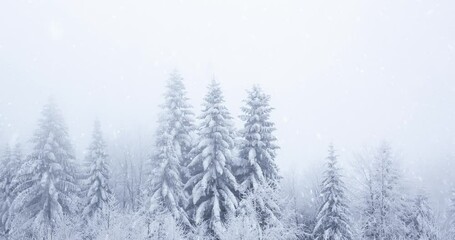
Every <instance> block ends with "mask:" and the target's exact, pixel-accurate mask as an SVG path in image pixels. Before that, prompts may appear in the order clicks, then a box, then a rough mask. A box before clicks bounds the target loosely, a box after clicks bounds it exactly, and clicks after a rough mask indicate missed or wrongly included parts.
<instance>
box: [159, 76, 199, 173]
mask: <svg viewBox="0 0 455 240" xmlns="http://www.w3.org/2000/svg"><path fill="white" fill-rule="evenodd" d="M186 95H187V93H186V89H185V85H184V84H183V78H182V77H181V75H180V73H179V72H178V71H177V70H174V71H173V72H171V75H170V77H169V80H168V82H167V89H166V93H165V95H164V99H165V102H164V104H163V105H162V111H163V118H164V119H162V121H161V123H162V124H166V125H167V129H166V131H167V132H168V134H170V136H171V137H172V143H173V144H174V148H175V152H176V153H177V157H178V160H179V163H180V165H181V166H183V168H182V169H181V170H182V171H183V172H182V180H183V182H186V181H187V180H188V178H189V172H188V171H187V169H186V167H187V166H188V164H190V162H191V158H192V157H191V150H192V148H193V145H194V134H195V130H196V126H195V123H194V113H193V108H192V106H191V105H190V104H189V103H188V101H189V99H188V97H187V96H186Z"/></svg>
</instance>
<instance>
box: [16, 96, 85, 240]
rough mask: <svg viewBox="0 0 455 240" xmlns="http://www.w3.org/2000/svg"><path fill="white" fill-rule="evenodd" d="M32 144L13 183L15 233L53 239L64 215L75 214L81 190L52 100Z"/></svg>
mask: <svg viewBox="0 0 455 240" xmlns="http://www.w3.org/2000/svg"><path fill="white" fill-rule="evenodd" d="M32 141H33V143H34V144H35V146H34V149H33V153H32V154H31V155H30V156H29V157H28V159H27V160H26V162H25V163H24V164H22V166H21V169H20V170H19V172H18V173H17V176H16V177H15V179H14V180H13V182H15V183H17V184H18V185H17V187H16V188H15V190H14V193H15V194H17V195H16V198H15V199H14V201H13V204H12V208H13V210H14V211H15V219H14V226H15V229H14V230H15V234H16V236H18V235H19V236H21V235H22V236H23V238H35V239H43V238H46V239H51V236H52V235H53V232H54V229H55V227H56V226H57V225H58V224H59V223H60V221H61V219H62V217H63V215H64V214H68V215H70V214H72V213H74V212H76V210H77V199H78V198H77V194H76V193H77V192H78V191H79V187H78V185H77V184H76V180H75V172H76V166H75V164H74V162H73V160H74V155H73V149H72V146H71V143H70V140H69V137H68V131H67V128H66V126H65V124H64V121H63V118H62V116H61V114H60V112H59V110H58V109H57V107H56V105H55V104H54V103H53V101H50V102H49V103H48V104H47V105H45V106H44V109H43V111H42V118H41V119H40V121H39V128H38V129H37V131H36V132H35V135H34V138H33V140H32ZM19 238H20V237H19Z"/></svg>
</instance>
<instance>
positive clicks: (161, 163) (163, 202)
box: [149, 131, 190, 226]
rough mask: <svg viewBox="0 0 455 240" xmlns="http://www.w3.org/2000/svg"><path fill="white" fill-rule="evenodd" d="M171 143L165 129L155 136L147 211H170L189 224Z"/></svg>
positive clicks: (161, 212)
mask: <svg viewBox="0 0 455 240" xmlns="http://www.w3.org/2000/svg"><path fill="white" fill-rule="evenodd" d="M174 146H175V145H174V144H173V138H172V136H171V135H170V134H169V133H167V132H166V131H163V132H160V133H159V136H157V146H156V147H157V153H156V154H155V157H154V158H153V163H152V167H153V169H152V173H151V175H150V180H149V197H150V205H149V213H150V214H151V215H162V214H165V213H171V214H172V216H173V217H174V218H175V219H176V220H178V221H180V222H181V223H183V224H185V225H186V226H190V222H189V219H188V216H187V214H186V212H185V209H184V207H185V206H186V204H187V197H186V196H185V193H184V191H183V183H182V180H181V175H180V173H181V169H182V167H181V166H180V163H179V158H178V154H177V152H176V149H175V147H174Z"/></svg>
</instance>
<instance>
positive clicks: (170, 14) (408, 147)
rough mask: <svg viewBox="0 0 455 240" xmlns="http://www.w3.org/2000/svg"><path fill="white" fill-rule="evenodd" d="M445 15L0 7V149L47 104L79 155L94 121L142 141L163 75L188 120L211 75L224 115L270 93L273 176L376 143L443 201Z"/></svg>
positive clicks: (451, 44)
mask: <svg viewBox="0 0 455 240" xmlns="http://www.w3.org/2000/svg"><path fill="white" fill-rule="evenodd" d="M454 12H455V2H454V1H452V0H445V1H444V0H441V1H438V0H435V1H426V0H420V1H393V0H384V1H360V0H358V1H353V0H348V1H119V0H109V1H96V0H95V1H94V0H78V1H73V0H70V1H34V0H29V1H23V0H17V1H12V0H11V1H10V0H5V1H2V2H1V3H0V143H2V144H3V143H6V142H15V141H20V142H27V141H28V140H29V139H30V137H31V135H32V133H33V131H34V129H35V128H36V123H37V119H38V118H39V112H40V110H41V108H42V106H43V105H44V104H45V102H46V101H47V99H48V97H49V96H53V98H54V99H55V100H56V102H57V103H58V105H59V106H60V108H61V109H62V111H63V114H64V116H65V120H66V122H67V124H68V127H69V129H70V136H71V137H72V141H73V143H74V145H75V148H76V150H77V156H78V158H79V159H81V158H82V156H83V151H84V149H86V147H87V145H88V141H89V139H90V132H91V129H92V124H93V121H94V119H96V118H98V119H100V120H101V122H102V124H103V129H104V131H105V133H106V135H107V137H108V138H110V139H114V138H115V137H116V136H117V135H118V134H121V133H123V132H131V134H132V135H133V136H136V135H134V134H144V135H147V136H148V135H152V134H153V131H154V127H155V125H156V124H155V122H156V120H157V114H158V105H159V104H161V103H162V97H161V96H162V93H163V91H164V83H165V80H166V79H167V76H168V74H169V72H170V71H171V70H172V69H174V68H176V69H178V70H179V71H180V72H181V73H182V75H183V77H184V79H185V84H186V86H187V90H188V92H189V97H190V98H191V103H192V104H193V106H194V107H195V110H196V112H198V111H199V109H200V103H201V100H202V97H203V96H204V94H205V90H206V85H207V84H208V83H209V81H210V80H211V79H212V78H213V77H214V78H216V79H217V80H218V81H220V82H221V84H222V88H223V90H224V93H225V96H226V101H227V105H228V107H229V109H230V110H231V112H232V113H233V115H234V116H237V115H239V114H240V109H239V108H240V106H241V105H242V99H244V98H245V96H246V94H245V89H247V88H249V87H251V86H252V85H253V84H255V83H258V84H260V85H261V86H262V87H263V88H264V90H265V91H266V92H268V93H270V94H271V95H272V106H273V107H274V108H275V112H274V113H273V117H274V120H275V122H276V124H277V129H278V131H277V135H278V138H279V144H280V146H281V150H280V151H279V156H278V161H279V166H280V168H281V170H282V174H283V175H285V176H286V175H287V174H288V173H289V172H291V171H294V172H295V173H297V175H298V176H299V177H300V178H301V179H305V178H306V177H307V176H308V175H311V174H313V173H312V171H314V170H315V169H317V168H316V167H315V163H317V164H320V163H321V162H322V160H323V159H324V157H325V156H326V149H327V145H328V144H329V142H334V144H335V146H336V147H337V148H338V149H341V150H342V151H341V152H340V155H341V158H342V161H343V164H344V165H345V166H348V165H349V164H350V163H351V162H353V159H354V156H355V153H357V152H360V151H361V150H362V149H363V148H364V147H365V146H372V145H375V144H377V143H378V142H381V141H383V140H387V141H389V142H390V143H391V145H392V146H393V147H394V148H395V149H396V150H397V151H398V152H399V153H401V160H402V168H404V169H405V170H406V172H407V173H408V177H409V179H410V180H411V182H412V181H419V182H420V184H421V185H422V186H423V187H425V188H426V189H427V190H428V191H430V192H431V193H432V194H433V196H436V197H439V196H444V195H447V194H446V191H448V190H449V185H450V184H451V182H452V181H453V180H454V177H452V176H450V174H446V173H447V172H448V171H449V169H450V168H451V169H453V168H454V167H455V166H454V165H455V164H454V162H455V160H454V158H455V154H454V153H455V61H454V60H455V14H454ZM237 126H238V127H240V123H239V122H238V125H237ZM139 129H141V130H139ZM440 183H444V184H446V185H445V186H446V187H444V189H440V188H436V187H435V186H437V185H436V184H440ZM439 186H440V185H439Z"/></svg>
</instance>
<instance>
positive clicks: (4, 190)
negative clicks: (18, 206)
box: [0, 144, 23, 235]
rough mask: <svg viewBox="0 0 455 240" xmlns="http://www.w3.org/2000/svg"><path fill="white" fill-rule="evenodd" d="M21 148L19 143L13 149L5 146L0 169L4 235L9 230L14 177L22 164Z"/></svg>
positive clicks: (1, 224)
mask: <svg viewBox="0 0 455 240" xmlns="http://www.w3.org/2000/svg"><path fill="white" fill-rule="evenodd" d="M22 161H23V157H22V150H21V146H20V145H19V144H16V146H15V147H14V150H11V149H10V147H9V146H6V147H5V152H4V155H3V159H2V163H1V169H0V192H1V196H2V199H1V202H0V226H1V228H0V229H1V230H2V231H3V233H4V234H5V235H8V233H9V231H10V230H11V229H10V228H11V220H12V214H13V213H12V211H11V205H12V203H13V200H14V198H15V194H14V188H15V187H16V185H17V183H15V182H13V179H14V177H15V176H16V174H17V172H18V171H19V169H20V167H21V165H22Z"/></svg>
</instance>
